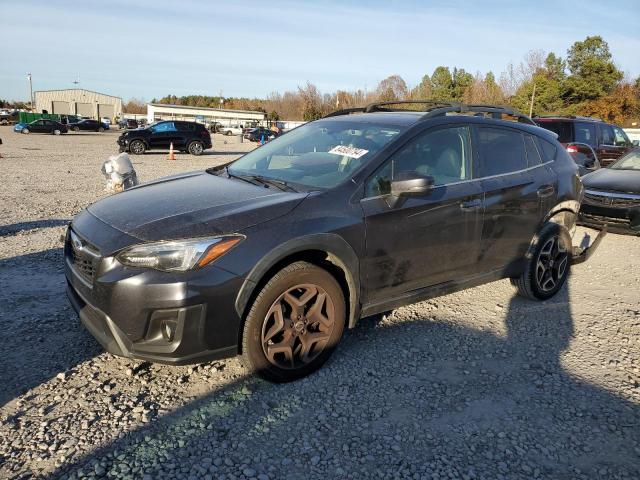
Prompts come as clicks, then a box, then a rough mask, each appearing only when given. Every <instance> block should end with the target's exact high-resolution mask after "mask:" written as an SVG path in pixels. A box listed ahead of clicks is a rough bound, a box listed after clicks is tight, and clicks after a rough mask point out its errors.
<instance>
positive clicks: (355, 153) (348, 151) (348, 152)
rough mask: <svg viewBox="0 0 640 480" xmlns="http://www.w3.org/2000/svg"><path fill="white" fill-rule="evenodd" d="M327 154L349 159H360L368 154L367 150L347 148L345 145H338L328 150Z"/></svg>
mask: <svg viewBox="0 0 640 480" xmlns="http://www.w3.org/2000/svg"><path fill="white" fill-rule="evenodd" d="M329 153H333V154H335V155H342V156H345V157H351V158H360V157H362V156H363V155H366V154H367V153H369V150H365V149H364V148H356V147H349V146H347V145H338V146H337V147H333V148H332V149H331V150H329Z"/></svg>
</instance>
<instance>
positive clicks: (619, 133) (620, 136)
mask: <svg viewBox="0 0 640 480" xmlns="http://www.w3.org/2000/svg"><path fill="white" fill-rule="evenodd" d="M613 133H614V135H615V136H616V145H617V146H622V147H626V146H627V145H631V142H630V141H629V137H627V134H626V133H624V131H623V130H622V129H621V128H620V127H613Z"/></svg>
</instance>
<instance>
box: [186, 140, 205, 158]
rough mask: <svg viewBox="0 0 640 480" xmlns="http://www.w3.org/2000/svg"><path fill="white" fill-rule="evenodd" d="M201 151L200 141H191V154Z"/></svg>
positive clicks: (197, 153) (198, 153)
mask: <svg viewBox="0 0 640 480" xmlns="http://www.w3.org/2000/svg"><path fill="white" fill-rule="evenodd" d="M202 151H203V148H202V144H201V143H200V142H193V143H192V144H191V145H189V152H190V153H191V154H192V155H200V154H201V153H202Z"/></svg>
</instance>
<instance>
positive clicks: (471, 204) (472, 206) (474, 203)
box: [460, 198, 482, 212]
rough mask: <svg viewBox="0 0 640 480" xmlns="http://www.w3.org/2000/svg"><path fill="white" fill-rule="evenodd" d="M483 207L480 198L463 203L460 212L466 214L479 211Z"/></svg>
mask: <svg viewBox="0 0 640 480" xmlns="http://www.w3.org/2000/svg"><path fill="white" fill-rule="evenodd" d="M481 206H482V200H480V199H479V198H474V199H473V200H468V201H466V202H461V203H460V210H462V211H464V212H473V211H475V210H479V209H480V207H481Z"/></svg>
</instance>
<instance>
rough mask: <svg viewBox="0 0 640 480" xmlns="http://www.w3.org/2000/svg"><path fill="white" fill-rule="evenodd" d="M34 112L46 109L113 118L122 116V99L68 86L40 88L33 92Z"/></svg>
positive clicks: (53, 111) (61, 113)
mask: <svg viewBox="0 0 640 480" xmlns="http://www.w3.org/2000/svg"><path fill="white" fill-rule="evenodd" d="M33 95H34V97H35V104H36V105H35V106H36V112H39V113H40V112H42V111H43V110H46V111H47V112H48V113H57V114H60V115H79V116H82V117H90V118H102V117H108V118H110V119H112V120H113V119H114V118H115V117H120V116H122V99H121V98H120V97H114V96H112V95H106V94H104V93H98V92H93V91H91V90H84V89H82V88H69V89H66V90H41V91H38V92H33Z"/></svg>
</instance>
